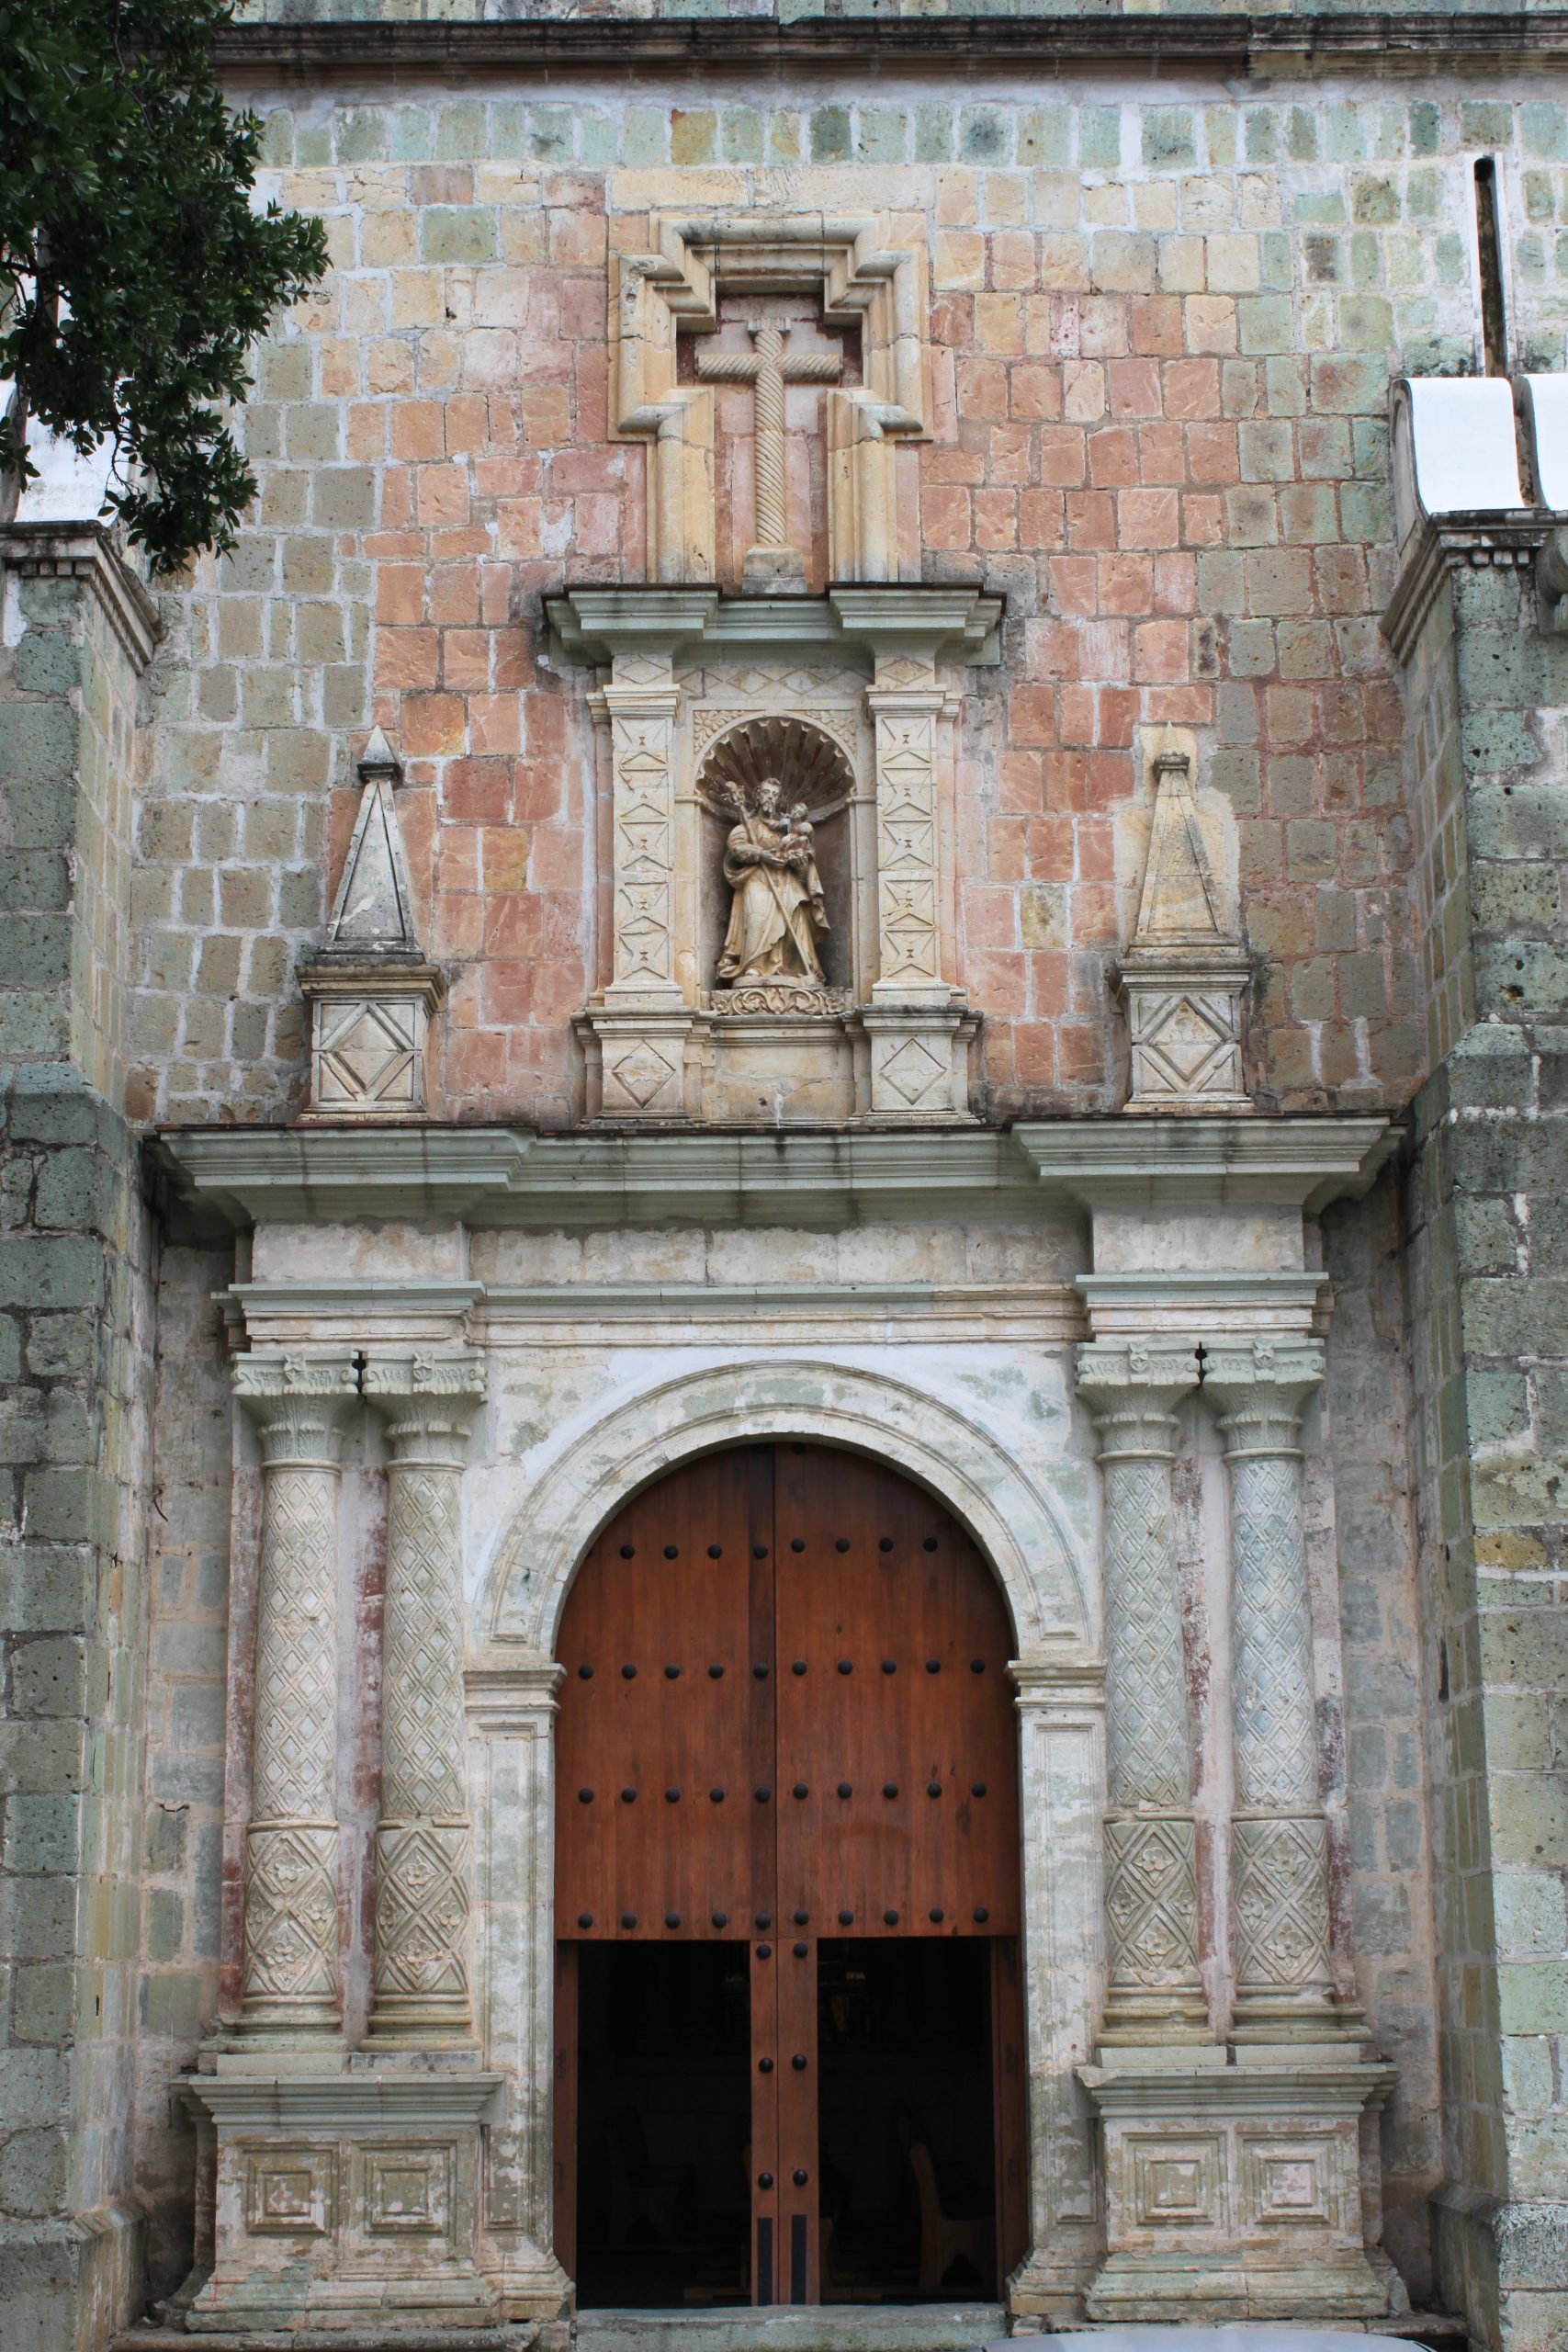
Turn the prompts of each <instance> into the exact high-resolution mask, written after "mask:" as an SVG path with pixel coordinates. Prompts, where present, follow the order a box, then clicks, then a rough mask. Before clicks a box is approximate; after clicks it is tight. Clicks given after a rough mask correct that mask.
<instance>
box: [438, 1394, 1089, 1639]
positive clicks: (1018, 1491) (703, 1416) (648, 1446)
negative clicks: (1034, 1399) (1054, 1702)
mask: <svg viewBox="0 0 1568 2352" xmlns="http://www.w3.org/2000/svg"><path fill="white" fill-rule="evenodd" d="M773 1438H806V1439H816V1440H818V1441H819V1442H822V1443H824V1444H829V1445H840V1446H844V1447H847V1448H849V1449H852V1450H853V1451H855V1452H859V1453H869V1454H872V1455H874V1456H875V1457H876V1458H877V1459H879V1460H881V1461H884V1462H886V1463H887V1464H890V1465H891V1466H892V1467H895V1468H897V1469H900V1470H902V1471H904V1472H905V1473H906V1475H907V1476H909V1477H911V1478H913V1479H914V1480H915V1481H916V1482H917V1484H919V1485H920V1486H923V1487H927V1488H929V1490H930V1491H931V1493H932V1494H933V1495H935V1496H936V1497H937V1498H939V1499H940V1500H941V1501H942V1502H943V1503H944V1504H945V1505H946V1506H947V1508H948V1510H951V1511H952V1512H953V1515H954V1517H955V1518H957V1519H958V1520H960V1521H962V1522H963V1523H964V1526H965V1527H966V1528H967V1529H968V1531H969V1532H970V1533H971V1534H972V1535H973V1537H974V1539H975V1541H976V1544H978V1545H979V1547H980V1550H981V1552H982V1553H983V1554H984V1555H985V1556H986V1558H987V1560H988V1561H989V1563H990V1565H991V1567H992V1570H993V1572H994V1574H995V1575H996V1577H997V1579H998V1583H999V1584H1000V1586H1001V1588H1002V1592H1003V1595H1004V1597H1005V1599H1006V1600H1007V1604H1008V1607H1009V1610H1010V1612H1011V1616H1012V1623H1013V1630H1014V1634H1015V1638H1016V1641H1017V1648H1018V1656H1019V1657H1020V1659H1021V1660H1022V1661H1023V1662H1024V1663H1026V1664H1029V1663H1041V1662H1044V1661H1046V1660H1049V1661H1052V1662H1054V1663H1059V1664H1063V1665H1067V1664H1077V1663H1086V1664H1087V1663H1089V1662H1091V1661H1092V1659H1093V1657H1094V1656H1095V1653H1096V1649H1097V1642H1096V1635H1095V1628H1094V1623H1093V1619H1092V1616H1091V1612H1090V1609H1089V1600H1088V1589H1087V1584H1086V1580H1085V1578H1084V1576H1083V1574H1082V1571H1081V1566H1080V1564H1079V1561H1078V1558H1077V1553H1076V1550H1075V1547H1074V1545H1073V1543H1072V1540H1071V1537H1070V1535H1069V1534H1068V1532H1067V1528H1066V1523H1065V1520H1064V1517H1063V1514H1062V1512H1061V1511H1060V1510H1059V1508H1058V1506H1057V1505H1056V1503H1055V1500H1054V1499H1053V1498H1051V1497H1050V1496H1048V1495H1047V1494H1046V1493H1044V1492H1043V1490H1042V1488H1041V1487H1039V1485H1037V1484H1036V1482H1035V1481H1034V1479H1033V1478H1032V1477H1031V1476H1030V1475H1029V1473H1028V1472H1027V1471H1026V1470H1025V1469H1024V1467H1023V1466H1022V1464H1020V1463H1019V1462H1018V1461H1017V1460H1016V1459H1015V1457H1014V1456H1013V1455H1012V1454H1010V1453H1009V1452H1008V1451H1007V1450H1006V1448H1005V1447H1003V1446H1001V1445H1000V1444H998V1442H997V1440H996V1439H995V1438H994V1437H992V1436H991V1435H990V1434H989V1432H988V1431H987V1430H984V1429H982V1428H981V1427H980V1426H979V1424H978V1423H977V1422H976V1421H974V1420H972V1419H970V1418H969V1417H968V1416H967V1415H966V1414H964V1413H963V1412H961V1411H960V1410H959V1409H958V1408H956V1407H955V1406H953V1405H952V1404H951V1403H949V1402H948V1401H947V1400H945V1399H944V1398H942V1397H933V1396H931V1395H929V1394H928V1393H926V1392H925V1391H923V1390H919V1389H916V1388H914V1387H912V1386H910V1385H908V1383H906V1382H903V1381H899V1380H894V1379H891V1378H888V1377H886V1375H884V1374H877V1373H869V1372H864V1371H861V1370H858V1369H854V1368H852V1367H846V1366H843V1365H838V1364H822V1363H809V1362H807V1363H803V1362H800V1361H798V1360H784V1361H780V1360H779V1359H777V1358H772V1359H769V1360H767V1361H765V1362H760V1363H739V1364H736V1363H730V1364H727V1365H725V1366H723V1367H722V1368H719V1367H710V1368H707V1369H705V1370H703V1371H701V1372H696V1373H692V1374H684V1375H682V1377H680V1378H678V1379H675V1380H671V1381H666V1382H662V1383H660V1385H657V1386H655V1387H651V1388H649V1389H646V1390H644V1391H642V1392H641V1393H640V1394H637V1395H633V1396H629V1397H627V1396H625V1395H622V1396H618V1397H615V1400H614V1401H613V1402H612V1403H611V1404H610V1405H608V1406H607V1408H606V1409H605V1411H604V1413H603V1414H602V1415H601V1416H600V1417H599V1418H597V1419H595V1420H594V1421H592V1423H591V1424H590V1425H589V1426H588V1427H587V1428H586V1429H582V1430H579V1431H578V1432H577V1433H576V1435H575V1436H574V1437H573V1438H572V1439H571V1440H570V1442H569V1443H568V1444H566V1445H565V1446H564V1447H563V1448H562V1449H561V1451H560V1452H559V1453H558V1454H557V1455H556V1456H555V1458H554V1459H553V1460H552V1461H551V1462H549V1463H548V1464H546V1465H544V1466H543V1467H542V1468H540V1470H539V1471H538V1472H537V1474H536V1477H535V1479H534V1481H533V1484H532V1486H531V1487H530V1491H529V1494H528V1498H527V1499H526V1500H525V1503H524V1504H523V1506H522V1508H521V1510H519V1511H518V1512H517V1513H516V1515H515V1517H514V1518H513V1521H512V1524H511V1525H510V1527H509V1528H508V1529H507V1532H506V1533H505V1536H504V1537H503V1539H502V1544H501V1546H500V1549H499V1551H498V1552H497V1554H496V1557H495V1560H494V1563H493V1566H491V1570H490V1572H489V1575H488V1577H487V1578H486V1584H485V1590H484V1593H483V1595H482V1597H481V1601H480V1606H479V1611H478V1618H479V1624H480V1625H481V1626H483V1628H484V1630H485V1633H486V1634H487V1635H488V1636H489V1637H490V1638H491V1639H494V1640H499V1641H505V1642H522V1643H524V1644H525V1645H527V1646H528V1647H529V1648H530V1649H531V1650H533V1651H535V1652H536V1653H537V1654H540V1655H543V1656H545V1657H553V1656H554V1654H555V1648H556V1641H557V1635H558V1628H559V1624H560V1618H561V1611H562V1609H563V1608H564V1606H565V1602H566V1596H567V1594H568V1592H569V1591H570V1587H571V1583H572V1579H573V1578H574V1577H575V1576H576V1573H577V1569H578V1566H579V1564H580V1562H581V1559H582V1557H583V1555H585V1554H586V1552H587V1551H588V1549H589V1547H590V1546H591V1544H592V1543H593V1541H594V1538H595V1537H596V1536H597V1534H598V1533H599V1531H600V1530H601V1528H602V1527H604V1525H605V1524H606V1523H607V1522H608V1521H609V1520H610V1519H612V1518H613V1517H614V1515H615V1512H616V1511H617V1510H619V1509H620V1507H621V1505H622V1504H623V1503H624V1502H625V1501H626V1499H627V1498H628V1497H629V1496H631V1495H633V1494H635V1493H637V1490H638V1489H639V1488H640V1487H645V1486H648V1485H649V1484H650V1483H651V1482H652V1481H653V1480H654V1479H656V1478H659V1477H660V1476H663V1474H664V1473H665V1472H666V1471H667V1470H671V1469H673V1468H674V1467H675V1466H676V1465H677V1464H680V1463H682V1462H686V1461H689V1460H690V1459H691V1458H692V1457H693V1456H694V1455H695V1454H698V1453H708V1452H710V1451H712V1450H713V1449H714V1448H715V1447H716V1446H723V1445H737V1444H744V1443H746V1442H748V1441H760V1440H763V1439H773Z"/></svg>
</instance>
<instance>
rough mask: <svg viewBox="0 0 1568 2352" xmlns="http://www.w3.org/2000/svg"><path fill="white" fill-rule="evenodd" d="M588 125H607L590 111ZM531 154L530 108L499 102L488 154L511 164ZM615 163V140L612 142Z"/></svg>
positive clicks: (493, 108) (508, 100) (516, 102)
mask: <svg viewBox="0 0 1568 2352" xmlns="http://www.w3.org/2000/svg"><path fill="white" fill-rule="evenodd" d="M583 120H584V122H587V121H589V120H593V121H603V120H604V117H603V116H599V115H591V114H590V113H589V112H588V111H587V110H585V111H584V115H583ZM527 152H528V108H527V107H526V105H525V103H524V101H523V100H522V99H521V98H496V99H494V100H493V101H492V102H491V109H490V140H489V143H488V146H487V149H486V153H488V155H489V156H490V158H491V162H492V163H511V162H513V161H516V160H518V159H520V158H521V157H522V156H524V155H525V154H526V153H527ZM611 159H612V160H614V138H613V136H612V142H611Z"/></svg>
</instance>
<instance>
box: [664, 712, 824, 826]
mask: <svg viewBox="0 0 1568 2352" xmlns="http://www.w3.org/2000/svg"><path fill="white" fill-rule="evenodd" d="M765 776H777V778H778V780H779V782H780V784H781V785H783V786H784V806H785V808H786V809H787V808H793V807H794V805H795V802H796V801H797V800H804V801H805V803H806V806H807V813H808V815H809V817H810V819H811V821H812V823H813V824H820V823H821V821H822V820H823V819H824V818H825V817H831V816H832V815H833V814H834V813H835V811H836V810H838V809H841V808H842V807H843V805H844V803H845V801H846V800H847V799H848V798H849V797H850V795H851V794H852V792H853V790H854V781H855V780H854V774H853V771H852V768H851V766H850V763H849V758H848V755H847V753H846V752H844V750H843V748H842V746H841V745H840V744H838V743H835V742H834V741H833V739H832V737H831V736H830V735H826V734H824V733H823V731H822V729H820V728H818V727H813V726H812V725H811V724H810V723H809V721H808V720H807V719H804V718H776V717H775V718H743V719H742V720H741V721H740V722H739V725H738V726H735V727H731V728H730V729H728V732H727V733H725V734H723V735H721V736H719V737H718V739H717V741H716V742H714V743H713V744H711V745H710V746H709V749H708V751H707V752H706V753H705V756H704V759H703V763H702V769H701V772H700V774H699V775H698V777H697V790H698V792H699V793H700V794H701V795H702V797H703V798H704V800H705V802H706V803H707V805H708V807H709V808H710V809H713V810H714V811H715V813H716V815H719V816H724V815H726V814H727V813H728V806H729V805H730V804H728V803H727V800H726V797H725V795H724V787H725V786H727V785H728V786H734V787H736V788H738V789H739V792H740V793H741V794H742V795H743V796H744V798H745V802H746V806H747V808H748V809H751V808H754V807H755V806H756V793H757V786H759V785H760V784H761V782H762V780H763V778H764V777H765Z"/></svg>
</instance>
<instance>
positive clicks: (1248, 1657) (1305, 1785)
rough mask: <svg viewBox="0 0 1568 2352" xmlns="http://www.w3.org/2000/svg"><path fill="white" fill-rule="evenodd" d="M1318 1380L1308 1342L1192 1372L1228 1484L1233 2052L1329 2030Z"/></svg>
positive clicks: (1315, 1355) (1229, 1350)
mask: <svg viewBox="0 0 1568 2352" xmlns="http://www.w3.org/2000/svg"><path fill="white" fill-rule="evenodd" d="M1322 1378H1323V1350H1322V1347H1321V1346H1320V1345H1319V1343H1318V1342H1317V1341H1316V1340H1298V1341H1292V1342H1287V1343H1285V1344H1282V1345H1281V1344H1274V1343H1270V1342H1268V1341H1264V1340H1253V1341H1249V1342H1246V1343H1243V1344H1241V1345H1235V1346H1226V1345H1221V1346H1218V1347H1216V1348H1213V1349H1212V1350H1211V1351H1209V1354H1208V1358H1207V1361H1206V1363H1205V1365H1204V1380H1203V1393H1204V1395H1205V1396H1206V1397H1208V1399H1209V1401H1210V1403H1211V1404H1212V1405H1213V1408H1214V1410H1215V1412H1216V1414H1217V1415H1218V1419H1219V1428H1220V1434H1221V1436H1222V1438H1223V1439H1224V1448H1225V1463H1226V1467H1227V1469H1228V1471H1229V1474H1230V1502H1231V1510H1230V1556H1231V1627H1232V1645H1233V1650H1234V1666H1233V1675H1232V1722H1233V1740H1234V1751H1235V1812H1234V1815H1233V1816H1232V1826H1231V1878H1232V1891H1233V1902H1234V1908H1235V1962H1236V1992H1235V2026H1234V2029H1233V2030H1234V2035H1235V2040H1237V2041H1290V2040H1293V2039H1304V2040H1306V2041H1321V2040H1322V2039H1323V2037H1324V2034H1325V2031H1327V2032H1329V2033H1334V2032H1336V2031H1337V2030H1340V2013H1339V2012H1338V2011H1337V2009H1336V2007H1335V2003H1334V1997H1333V1986H1332V1981H1331V1978H1330V1974H1329V1961H1328V1845H1327V1829H1326V1825H1325V1820H1324V1813H1323V1804H1322V1800H1321V1798H1320V1795H1319V1792H1318V1764H1317V1717H1316V1705H1315V1701H1314V1689H1313V1657H1312V1618H1311V1610H1310V1604H1309V1600H1308V1594H1307V1570H1306V1536H1305V1529H1304V1524H1303V1491H1302V1455H1301V1451H1300V1448H1299V1446H1298V1445H1297V1442H1296V1439H1297V1433H1298V1430H1299V1429H1300V1425H1301V1416H1302V1411H1303V1407H1304V1406H1305V1404H1306V1401H1307V1399H1308V1397H1310V1396H1311V1395H1312V1393H1313V1391H1314V1389H1315V1388H1316V1387H1317V1386H1318V1385H1319V1383H1320V1382H1321V1380H1322Z"/></svg>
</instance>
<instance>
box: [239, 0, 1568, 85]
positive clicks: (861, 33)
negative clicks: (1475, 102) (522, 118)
mask: <svg viewBox="0 0 1568 2352" xmlns="http://www.w3.org/2000/svg"><path fill="white" fill-rule="evenodd" d="M475 5H476V6H478V0H475ZM214 50H215V52H216V55H217V58H218V62H219V65H220V70H221V71H222V72H223V73H224V74H227V75H229V76H231V77H248V76H251V75H255V74H269V75H273V76H279V75H281V76H282V77H284V78H285V79H291V78H292V79H298V80H299V81H300V82H302V83H306V84H310V83H313V82H314V81H316V80H317V79H318V78H319V77H320V76H321V74H324V73H328V72H332V71H333V70H337V71H341V72H344V73H350V74H353V76H354V77H355V81H356V82H358V83H360V84H362V85H363V84H365V83H367V82H370V83H373V82H374V80H375V78H376V76H377V75H378V74H384V75H386V76H387V78H388V79H389V80H395V81H398V82H400V83H403V82H406V80H407V77H408V76H409V75H410V74H414V73H425V74H431V75H432V76H439V77H442V78H443V79H444V80H450V81H451V82H456V83H457V84H458V85H461V83H462V81H463V80H464V79H465V78H467V77H469V76H479V75H482V74H496V75H509V74H515V73H517V72H518V71H519V70H525V71H526V72H528V73H529V74H537V73H538V72H539V71H540V70H541V69H542V68H545V67H550V68H554V69H557V70H558V71H559V72H561V73H563V74H564V73H570V71H571V70H572V69H574V68H575V69H577V70H579V71H587V70H592V69H596V68H598V69H610V70H612V71H613V70H615V69H626V68H629V67H637V68H639V69H643V70H645V71H646V69H648V68H649V67H654V68H657V67H663V68H666V69H667V70H669V71H671V72H672V73H680V72H691V71H694V70H696V71H701V70H703V69H705V68H712V69H716V70H720V71H727V72H733V71H735V70H737V69H739V68H746V67H750V68H753V69H759V70H766V69H767V68H769V67H770V66H774V67H784V66H787V67H789V68H790V69H791V70H810V69H816V70H818V71H819V72H823V73H825V74H843V73H845V72H848V71H851V70H852V69H853V68H854V67H856V66H863V67H864V68H865V69H866V70H867V71H868V72H869V73H874V74H887V73H888V72H890V71H905V72H909V73H941V74H944V75H947V76H949V77H950V78H959V79H962V78H964V77H965V76H967V77H969V78H980V77H982V76H983V77H985V78H987V79H990V78H992V77H1004V76H1006V75H1008V74H1012V73H1016V72H1017V71H1018V70H1019V69H1020V68H1029V67H1039V68H1043V69H1045V70H1048V71H1050V72H1051V73H1053V74H1055V73H1059V72H1060V71H1061V69H1062V68H1063V67H1065V66H1066V67H1070V66H1075V65H1076V66H1080V67H1082V68H1083V69H1084V70H1085V71H1086V72H1088V73H1103V72H1106V71H1110V72H1113V73H1125V72H1128V71H1130V70H1136V71H1138V72H1141V73H1152V74H1154V75H1156V77H1162V78H1168V77H1169V76H1171V75H1173V74H1183V73H1185V74H1208V75H1211V76H1213V78H1215V79H1216V80H1227V81H1229V80H1235V79H1237V78H1241V79H1244V80H1254V81H1258V82H1270V81H1278V80H1280V79H1281V78H1282V77H1285V76H1289V75H1312V74H1348V73H1354V74H1359V75H1366V76H1371V77H1375V78H1378V79H1390V80H1398V79H1404V78H1408V77H1409V76H1411V75H1413V74H1445V73H1446V74H1454V73H1460V72H1463V71H1465V70H1467V69H1469V68H1472V67H1473V66H1476V65H1485V66H1487V67H1489V68H1491V70H1493V71H1494V72H1495V71H1496V70H1497V69H1498V68H1499V67H1502V66H1507V65H1510V64H1514V65H1519V66H1528V65H1531V64H1536V63H1539V62H1540V61H1541V60H1543V59H1558V58H1562V57H1563V56H1565V55H1568V13H1565V12H1563V11H1562V10H1558V9H1552V10H1551V11H1543V12H1541V13H1540V14H1539V15H1537V14H1530V13H1527V12H1525V11H1523V10H1519V9H1509V10H1507V11H1498V12H1496V13H1495V14H1494V13H1492V12H1489V11H1484V10H1476V9H1467V10H1464V11H1462V12H1458V13H1455V14H1452V15H1450V14H1449V13H1447V12H1446V11H1443V10H1438V9H1428V8H1423V9H1412V10H1410V11H1409V12H1408V13H1406V12H1404V11H1401V10H1392V11H1379V12H1372V11H1370V10H1359V9H1356V10H1350V9H1347V10H1345V11H1344V12H1342V13H1341V12H1339V11H1334V12H1332V13H1328V12H1313V13H1310V14H1304V15H1301V16H1295V15H1291V14H1288V13H1284V12H1274V13H1270V14H1268V15H1256V16H1254V15H1250V14H1247V13H1244V12H1242V11H1239V10H1237V11H1233V12H1228V13H1226V14H1224V15H1213V16H1209V15H1196V14H1190V13H1187V12H1183V11H1177V12H1173V13H1171V14H1169V15H1165V14H1145V12H1144V11H1143V10H1141V9H1136V10H1134V9H1129V10H1127V11H1126V12H1125V13H1123V12H1122V10H1121V9H1107V10H1105V11H1103V12H1100V13H1097V14H1095V15H1092V16H1088V15H1086V16H1072V15H1066V14H1041V15H1039V16H1033V17H1017V16H1005V17H1004V16H987V15H975V16H962V15H955V16H947V17H915V16H908V17H900V16H889V17H881V16H878V17H848V16H829V15H826V14H823V15H817V14H810V15H807V14H794V13H792V14H790V15H788V16H785V15H784V14H783V13H782V12H778V13H775V12H773V11H770V12H768V13H766V14H759V15H755V16H745V17H680V16H660V17H593V18H592V19H587V20H584V19H581V18H573V19H549V18H531V19H519V20H512V21H508V22H504V23H488V24H475V23H470V24H452V23H431V22H424V23H403V22H398V23H384V24H376V23H367V22H366V21H364V20H363V19H355V20H352V21H344V22H342V23H336V24H316V25H298V24H288V25H285V24H274V25H256V24H248V25H232V26H230V27H229V28H227V29H226V30H224V31H223V32H220V34H219V35H218V37H217V39H216V40H215V42H214ZM448 94H449V93H448Z"/></svg>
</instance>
